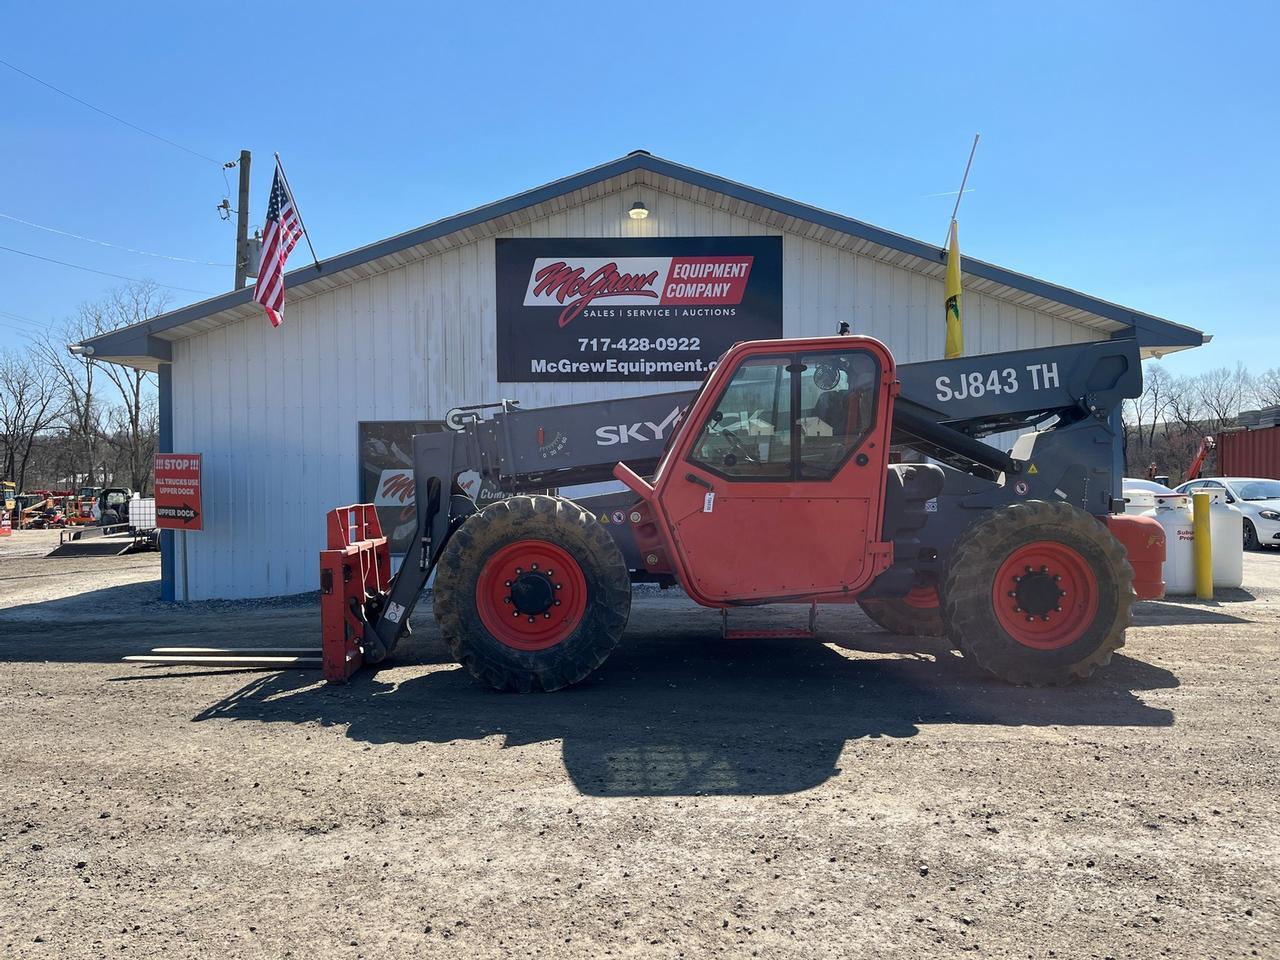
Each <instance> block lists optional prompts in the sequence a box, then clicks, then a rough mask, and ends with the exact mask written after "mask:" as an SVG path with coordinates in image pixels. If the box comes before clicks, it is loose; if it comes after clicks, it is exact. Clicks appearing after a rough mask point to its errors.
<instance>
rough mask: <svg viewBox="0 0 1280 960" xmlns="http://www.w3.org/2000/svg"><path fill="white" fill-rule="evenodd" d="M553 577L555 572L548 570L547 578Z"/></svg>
mask: <svg viewBox="0 0 1280 960" xmlns="http://www.w3.org/2000/svg"><path fill="white" fill-rule="evenodd" d="M555 575H556V572H555V571H554V570H548V571H547V576H548V577H554V576H555Z"/></svg>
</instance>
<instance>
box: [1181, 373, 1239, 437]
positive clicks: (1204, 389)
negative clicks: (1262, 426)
mask: <svg viewBox="0 0 1280 960" xmlns="http://www.w3.org/2000/svg"><path fill="white" fill-rule="evenodd" d="M1192 384H1193V389H1194V390H1195V392H1196V393H1197V394H1198V396H1199V406H1200V412H1201V414H1202V418H1203V424H1204V428H1205V430H1206V432H1208V433H1211V434H1212V433H1217V432H1218V431H1220V430H1221V429H1222V428H1223V427H1225V426H1230V425H1231V424H1234V423H1235V421H1236V417H1237V416H1239V415H1240V411H1241V410H1242V409H1243V408H1245V407H1246V406H1248V405H1249V403H1250V402H1251V401H1252V400H1253V397H1254V386H1253V377H1252V376H1250V374H1249V371H1248V370H1246V369H1245V366H1244V364H1243V363H1237V364H1236V368H1235V369H1234V370H1232V369H1230V368H1228V367H1218V368H1217V369H1214V370H1206V371H1204V372H1203V373H1200V374H1197V375H1196V376H1195V377H1194V378H1193V379H1192Z"/></svg>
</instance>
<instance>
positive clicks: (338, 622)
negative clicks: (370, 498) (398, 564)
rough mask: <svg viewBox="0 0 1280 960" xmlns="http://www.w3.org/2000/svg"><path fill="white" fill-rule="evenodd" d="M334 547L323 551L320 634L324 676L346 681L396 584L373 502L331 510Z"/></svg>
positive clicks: (329, 520) (360, 660)
mask: <svg viewBox="0 0 1280 960" xmlns="http://www.w3.org/2000/svg"><path fill="white" fill-rule="evenodd" d="M327 525H328V530H329V549H327V550H322V551H320V636H321V643H322V647H323V653H322V656H323V660H324V678H325V679H326V680H328V681H329V682H330V683H346V681H347V680H349V679H350V678H351V675H352V674H353V673H355V672H356V671H357V670H359V669H360V667H361V666H362V665H363V664H364V649H363V643H362V641H363V639H364V633H365V628H366V627H367V626H368V625H369V623H370V622H371V621H372V622H376V620H377V618H378V615H379V614H380V613H381V605H382V603H383V598H384V597H385V596H386V593H387V591H388V590H389V589H390V587H391V552H390V550H389V548H388V547H387V538H386V537H384V536H383V535H382V526H381V524H379V523H378V512H377V510H376V509H375V508H374V506H373V504H371V503H358V504H354V505H352V506H349V507H337V508H335V509H333V510H330V511H329V513H328V517H327Z"/></svg>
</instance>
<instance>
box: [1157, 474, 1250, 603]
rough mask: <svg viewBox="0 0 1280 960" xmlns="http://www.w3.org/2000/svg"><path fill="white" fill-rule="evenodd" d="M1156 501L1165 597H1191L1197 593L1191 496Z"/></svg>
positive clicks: (1172, 495) (1176, 495)
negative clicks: (1162, 529)
mask: <svg viewBox="0 0 1280 960" xmlns="http://www.w3.org/2000/svg"><path fill="white" fill-rule="evenodd" d="M1155 499H1156V511H1155V513H1154V514H1153V516H1154V517H1155V519H1156V522H1158V523H1159V524H1160V526H1161V527H1163V528H1164V538H1165V554H1164V592H1165V596H1170V597H1178V596H1192V595H1194V594H1195V592H1196V557H1195V538H1196V532H1195V527H1194V526H1192V523H1191V497H1189V496H1187V495H1186V494H1181V493H1170V494H1156V498H1155ZM1242 536H1243V534H1242ZM1242 542H1243V541H1242Z"/></svg>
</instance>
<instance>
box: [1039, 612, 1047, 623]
mask: <svg viewBox="0 0 1280 960" xmlns="http://www.w3.org/2000/svg"><path fill="white" fill-rule="evenodd" d="M1040 619H1041V620H1043V621H1044V622H1045V623H1048V622H1049V615H1048V614H1047V613H1046V614H1045V615H1044V616H1043V617H1041V618H1040Z"/></svg>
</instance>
